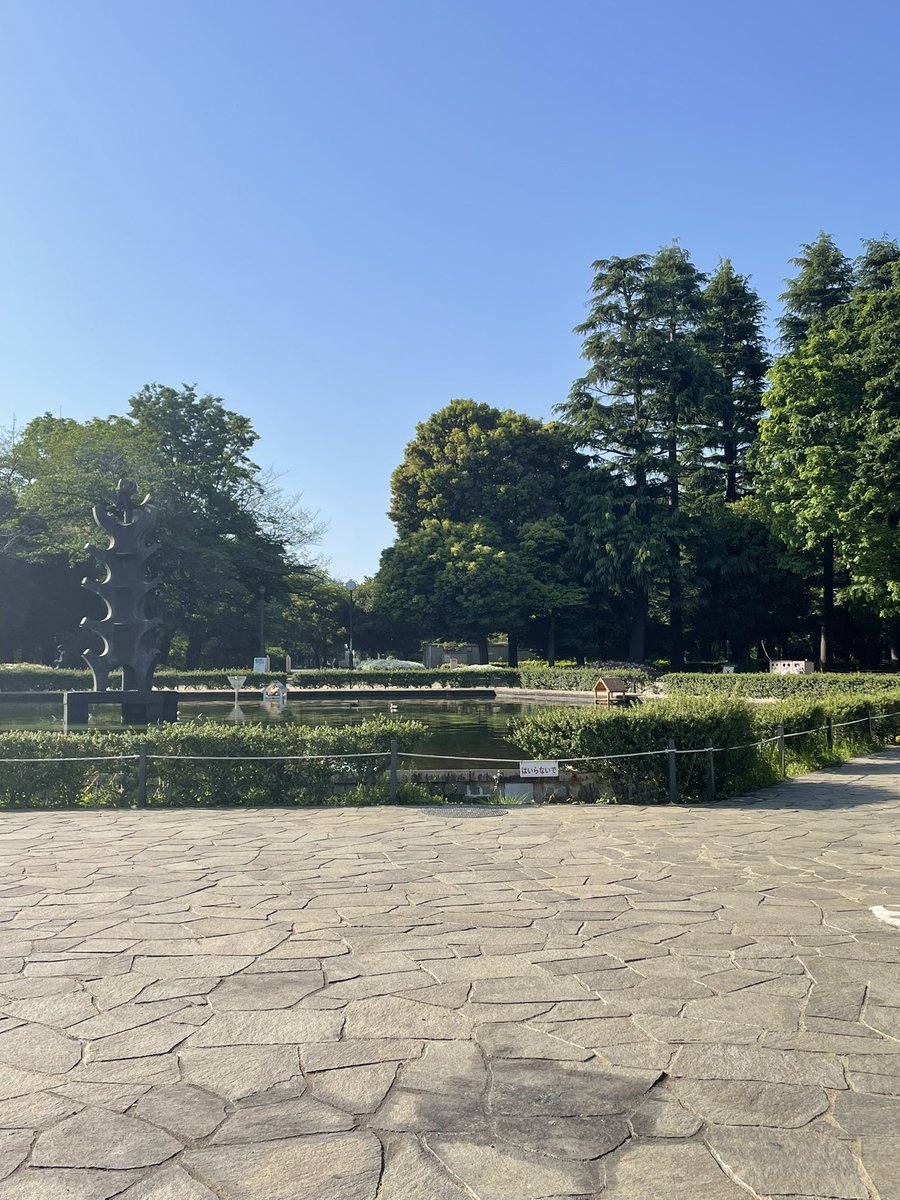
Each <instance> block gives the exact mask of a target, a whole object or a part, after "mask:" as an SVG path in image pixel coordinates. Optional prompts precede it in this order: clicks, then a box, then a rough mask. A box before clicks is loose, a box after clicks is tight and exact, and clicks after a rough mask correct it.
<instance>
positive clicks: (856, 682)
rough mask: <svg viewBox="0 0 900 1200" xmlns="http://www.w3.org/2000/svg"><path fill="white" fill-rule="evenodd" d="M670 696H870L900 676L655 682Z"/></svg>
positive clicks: (667, 678)
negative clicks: (851, 694)
mask: <svg viewBox="0 0 900 1200" xmlns="http://www.w3.org/2000/svg"><path fill="white" fill-rule="evenodd" d="M659 683H660V686H661V687H662V689H663V691H665V692H666V693H667V694H668V695H670V696H729V697H746V698H747V699H755V700H783V699H787V698H788V697H791V696H798V697H800V696H802V697H806V698H812V697H821V696H830V695H835V694H840V693H845V694H846V693H859V694H865V695H874V694H876V693H878V692H889V691H893V690H894V689H897V688H900V675H876V674H862V673H860V674H853V675H851V674H847V675H842V674H839V673H837V672H829V673H827V674H818V675H768V674H765V673H763V672H759V673H758V674H750V675H694V674H689V673H687V672H678V673H673V674H671V675H664V676H663V677H662V679H661V680H660V681H659Z"/></svg>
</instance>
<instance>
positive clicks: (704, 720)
mask: <svg viewBox="0 0 900 1200" xmlns="http://www.w3.org/2000/svg"><path fill="white" fill-rule="evenodd" d="M511 727H512V741H513V742H514V744H515V745H516V746H520V747H521V748H522V749H523V750H524V751H525V752H526V753H528V754H530V755H531V756H532V757H533V758H548V759H558V760H559V761H560V762H565V761H569V760H570V759H573V758H584V757H589V756H591V755H606V754H622V755H625V754H634V755H640V754H642V753H645V752H646V751H648V750H650V751H659V750H663V751H664V750H665V749H666V746H667V743H668V741H669V739H670V738H672V739H674V741H675V745H676V747H677V748H678V749H679V750H690V749H702V748H703V747H704V746H705V745H706V739H707V738H711V739H712V744H713V746H716V747H729V746H735V747H736V746H746V744H747V743H752V742H754V741H755V740H756V733H755V729H754V724H753V712H752V710H751V709H750V706H749V705H747V704H743V703H741V702H740V701H735V700H660V701H659V702H657V703H654V704H648V705H645V706H643V707H640V708H612V709H606V708H569V709H553V710H551V711H548V712H541V713H535V714H533V715H531V716H527V717H519V718H517V719H514V720H513V721H512V722H511ZM757 759H758V755H757V753H756V751H755V750H753V749H739V750H738V749H735V750H730V751H728V753H721V754H717V755H716V756H715V768H716V788H717V792H718V793H719V794H721V795H733V794H734V793H735V792H738V791H742V790H744V789H746V787H747V786H748V780H752V781H753V782H752V784H750V785H749V786H755V785H758V783H759V782H762V779H761V778H760V779H757V774H758V771H757V769H756V765H757ZM677 766H678V798H679V799H680V800H696V799H702V798H703V797H705V796H706V794H707V781H708V777H709V775H708V773H709V762H708V756H707V755H705V754H684V755H679V756H678V759H677ZM575 770H577V771H579V772H586V773H588V774H590V775H593V776H594V778H595V779H596V780H597V784H598V788H599V791H600V794H601V797H602V798H604V799H607V800H616V801H621V800H629V799H633V800H638V801H640V802H641V803H657V802H661V801H665V800H667V799H668V786H669V784H668V780H669V762H668V756H667V755H666V754H665V753H662V754H655V755H653V756H652V757H646V758H644V757H635V758H619V759H613V760H611V761H608V762H595V763H590V762H587V763H578V764H575Z"/></svg>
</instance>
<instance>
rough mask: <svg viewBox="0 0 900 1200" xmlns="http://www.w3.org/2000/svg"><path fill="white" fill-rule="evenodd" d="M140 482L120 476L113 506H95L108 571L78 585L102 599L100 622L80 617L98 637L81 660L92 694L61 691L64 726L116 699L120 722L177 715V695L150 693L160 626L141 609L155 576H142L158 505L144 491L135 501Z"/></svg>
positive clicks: (140, 722)
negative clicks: (117, 683) (114, 676)
mask: <svg viewBox="0 0 900 1200" xmlns="http://www.w3.org/2000/svg"><path fill="white" fill-rule="evenodd" d="M136 491H137V484H136V483H135V482H134V481H133V480H131V479H120V480H119V492H118V495H117V497H116V510H115V511H114V512H110V511H109V510H108V509H107V508H105V507H104V506H102V505H100V504H97V505H95V506H94V520H95V521H96V522H97V524H98V525H99V526H100V528H101V529H103V530H105V531H106V532H107V533H108V534H109V545H108V546H107V547H106V549H105V550H101V551H100V552H99V557H100V559H101V560H102V562H103V564H104V566H105V567H106V575H105V577H104V578H103V579H101V580H99V581H94V580H92V579H82V581H81V586H82V587H84V588H87V590H88V591H90V592H94V593H95V594H96V595H98V596H99V597H100V599H101V600H102V601H103V602H104V604H105V605H106V616H105V617H101V619H100V620H95V619H93V618H91V617H84V618H83V619H82V622H81V625H82V627H83V628H84V629H89V630H90V631H91V633H95V634H96V635H97V636H98V637H99V638H100V639H101V640H102V642H103V649H102V650H101V651H100V653H97V651H96V650H86V651H85V652H84V654H83V655H82V658H83V659H84V661H85V662H86V663H87V665H88V666H89V667H90V668H91V674H92V675H93V677H94V690H93V691H92V692H76V691H71V692H64V693H63V729H65V730H68V729H69V726H70V725H83V724H85V723H86V722H87V720H88V717H89V715H90V708H91V706H92V705H94V704H118V705H119V706H120V707H121V711H122V720H123V721H124V722H126V723H129V724H135V725H146V724H154V723H156V722H159V721H176V720H177V719H178V693H177V692H175V691H153V690H152V689H153V670H154V668H155V666H156V660H157V658H158V657H159V651H158V650H157V649H156V648H155V647H154V646H153V645H152V642H153V637H152V635H153V633H154V631H155V630H156V628H157V627H158V626H159V625H161V624H162V621H161V620H160V619H159V618H158V617H157V618H149V617H147V615H146V613H145V612H144V604H145V603H146V600H147V596H148V594H149V593H150V592H151V591H152V590H153V589H154V588H155V587H156V585H157V583H158V582H159V580H158V579H147V578H146V566H147V560H148V559H149V558H150V556H151V555H152V554H155V552H156V551H157V550H158V549H159V546H158V545H157V544H156V543H155V542H151V541H150V540H149V539H150V534H151V532H152V530H153V528H154V526H155V525H156V520H157V510H156V509H155V508H154V507H153V505H152V504H150V503H149V500H150V497H149V496H146V497H145V498H144V499H143V500H142V501H141V503H140V504H135V503H134V496H135V492H136ZM115 670H121V672H122V687H121V690H117V691H112V692H111V691H110V690H109V675H110V672H111V671H115Z"/></svg>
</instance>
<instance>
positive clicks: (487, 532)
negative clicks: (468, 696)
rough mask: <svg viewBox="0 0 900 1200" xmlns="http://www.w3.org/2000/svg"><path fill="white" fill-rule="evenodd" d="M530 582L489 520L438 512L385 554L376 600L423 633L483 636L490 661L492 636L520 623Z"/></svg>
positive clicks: (388, 612)
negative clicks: (442, 516)
mask: <svg viewBox="0 0 900 1200" xmlns="http://www.w3.org/2000/svg"><path fill="white" fill-rule="evenodd" d="M529 582H530V580H529V575H528V571H527V569H526V568H525V566H524V565H523V561H522V557H521V555H520V554H518V553H517V552H516V551H512V552H510V551H509V550H507V549H506V548H505V546H504V544H503V539H502V537H501V536H500V534H499V532H498V531H497V530H496V529H495V528H493V527H492V526H491V525H490V524H489V523H488V522H486V521H472V522H466V523H462V522H453V521H440V520H436V519H433V518H432V519H428V520H426V521H425V522H424V523H423V524H422V525H421V526H420V528H418V529H416V530H414V531H412V532H411V533H408V534H406V535H405V536H404V537H401V538H398V540H397V541H396V542H395V543H394V545H393V546H389V547H388V548H387V549H386V550H385V551H384V552H383V553H382V556H381V565H380V567H379V570H378V575H377V578H376V581H375V588H376V604H377V606H378V608H379V609H380V610H381V611H382V612H383V613H385V614H386V615H387V616H389V617H392V618H394V619H395V620H402V621H411V622H412V623H413V624H414V626H415V627H416V628H417V629H418V630H419V631H420V633H421V634H422V635H423V636H425V637H431V638H435V639H442V640H443V639H458V640H462V641H468V640H472V641H475V642H477V643H478V645H479V649H480V652H481V657H482V661H483V662H487V642H488V638H489V637H490V635H491V634H492V633H494V632H496V631H497V630H498V629H510V628H515V627H516V626H517V624H518V622H519V620H520V619H521V610H522V593H523V591H524V589H525V588H527V586H528V584H529Z"/></svg>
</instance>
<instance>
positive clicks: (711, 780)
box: [706, 738, 716, 800]
mask: <svg viewBox="0 0 900 1200" xmlns="http://www.w3.org/2000/svg"><path fill="white" fill-rule="evenodd" d="M706 760H707V767H708V771H709V774H708V777H707V781H706V798H707V799H708V800H715V798H716V756H715V755H714V754H713V743H712V738H707V739H706Z"/></svg>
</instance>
